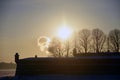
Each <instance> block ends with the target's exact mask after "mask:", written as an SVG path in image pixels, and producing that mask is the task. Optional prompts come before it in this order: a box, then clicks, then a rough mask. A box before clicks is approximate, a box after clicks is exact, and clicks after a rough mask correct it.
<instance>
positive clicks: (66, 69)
mask: <svg viewBox="0 0 120 80" xmlns="http://www.w3.org/2000/svg"><path fill="white" fill-rule="evenodd" d="M119 68H120V59H80V58H37V59H36V58H32V59H20V60H19V61H18V62H17V68H16V75H41V74H75V75H79V74H82V75H83V74H120V69H119Z"/></svg>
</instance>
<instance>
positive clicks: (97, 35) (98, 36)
mask: <svg viewBox="0 0 120 80" xmlns="http://www.w3.org/2000/svg"><path fill="white" fill-rule="evenodd" d="M105 40H106V35H105V34H104V32H103V31H102V30H100V29H98V28H97V29H93V31H92V41H93V43H92V45H93V49H94V51H95V52H96V53H99V52H101V51H102V49H103V46H104V43H105Z"/></svg>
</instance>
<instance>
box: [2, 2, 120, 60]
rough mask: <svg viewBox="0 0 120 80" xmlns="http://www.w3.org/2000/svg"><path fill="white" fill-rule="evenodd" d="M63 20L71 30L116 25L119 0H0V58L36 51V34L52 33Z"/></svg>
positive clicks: (119, 17) (119, 16)
mask: <svg viewBox="0 0 120 80" xmlns="http://www.w3.org/2000/svg"><path fill="white" fill-rule="evenodd" d="M63 20H65V21H66V23H67V24H68V25H70V26H71V27H72V28H73V29H74V30H79V29H83V28H88V29H93V28H100V29H102V30H103V31H104V32H106V33H107V32H108V31H110V30H112V29H114V28H118V29H120V0H0V61H7V62H10V61H13V60H14V54H15V52H18V53H19V54H20V57H21V58H24V57H30V56H34V55H35V54H37V55H39V54H40V53H39V47H38V45H37V38H38V37H39V36H48V37H50V38H52V37H54V36H55V34H56V30H57V29H58V28H59V26H60V25H61V24H62V23H63Z"/></svg>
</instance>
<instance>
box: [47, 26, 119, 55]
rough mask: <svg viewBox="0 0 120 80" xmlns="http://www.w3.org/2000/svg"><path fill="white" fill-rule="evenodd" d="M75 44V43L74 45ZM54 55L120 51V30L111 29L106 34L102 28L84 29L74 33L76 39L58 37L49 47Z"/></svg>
mask: <svg viewBox="0 0 120 80" xmlns="http://www.w3.org/2000/svg"><path fill="white" fill-rule="evenodd" d="M73 44H74V45H73ZM48 50H49V52H51V53H52V54H53V55H54V56H63V55H64V53H66V56H68V55H69V54H70V53H74V52H75V50H76V53H101V52H119V51H120V30H119V29H114V30H111V31H110V32H109V33H108V34H105V33H104V32H103V31H102V30H101V29H99V28H96V29H93V30H89V29H82V30H80V31H78V32H77V33H75V34H74V39H73V40H72V41H71V40H70V39H68V40H66V42H65V43H64V46H63V42H62V41H60V39H58V38H54V39H53V40H52V41H51V44H50V47H49V48H48Z"/></svg>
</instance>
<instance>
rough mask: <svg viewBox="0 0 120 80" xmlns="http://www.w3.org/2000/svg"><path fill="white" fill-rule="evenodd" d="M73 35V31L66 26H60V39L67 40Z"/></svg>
mask: <svg viewBox="0 0 120 80" xmlns="http://www.w3.org/2000/svg"><path fill="white" fill-rule="evenodd" d="M71 33H72V29H70V28H69V27H68V26H66V25H62V26H60V28H59V30H58V37H60V38H61V39H64V40H65V39H67V38H68V37H70V35H71Z"/></svg>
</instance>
